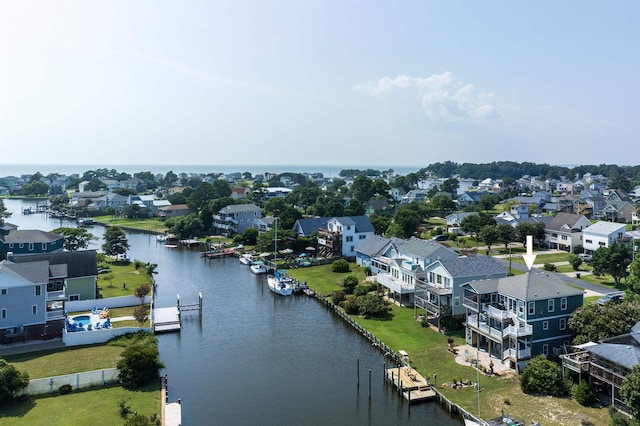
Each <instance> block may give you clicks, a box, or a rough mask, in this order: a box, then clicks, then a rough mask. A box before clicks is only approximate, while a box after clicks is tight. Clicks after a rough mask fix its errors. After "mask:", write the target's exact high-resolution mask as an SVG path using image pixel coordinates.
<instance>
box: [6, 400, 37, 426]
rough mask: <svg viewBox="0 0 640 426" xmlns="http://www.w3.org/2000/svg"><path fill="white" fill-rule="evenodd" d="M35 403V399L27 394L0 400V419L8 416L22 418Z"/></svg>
mask: <svg viewBox="0 0 640 426" xmlns="http://www.w3.org/2000/svg"><path fill="white" fill-rule="evenodd" d="M35 405H36V403H35V400H34V399H33V398H32V397H29V396H22V397H19V398H16V399H11V400H5V401H0V419H3V418H9V417H15V418H22V417H24V416H25V415H26V414H27V413H28V412H29V411H30V410H31V409H32V408H33V407H35ZM0 423H2V422H0Z"/></svg>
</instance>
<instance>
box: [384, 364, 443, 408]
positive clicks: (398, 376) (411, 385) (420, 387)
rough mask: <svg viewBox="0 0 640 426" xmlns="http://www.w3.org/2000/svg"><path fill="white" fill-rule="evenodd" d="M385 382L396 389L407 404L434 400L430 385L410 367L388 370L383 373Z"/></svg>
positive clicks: (433, 392)
mask: <svg viewBox="0 0 640 426" xmlns="http://www.w3.org/2000/svg"><path fill="white" fill-rule="evenodd" d="M385 373H386V377H387V380H388V381H389V382H391V383H393V385H394V386H395V387H396V389H398V391H399V392H400V393H401V394H402V396H403V398H404V399H406V400H407V401H409V403H417V402H423V401H430V400H433V399H436V392H435V391H434V390H433V388H432V387H431V384H430V383H429V382H428V381H427V380H426V379H425V378H424V377H422V376H421V375H420V373H418V372H417V371H416V370H415V369H413V368H412V367H410V366H403V367H397V368H389V369H387V370H386V371H385Z"/></svg>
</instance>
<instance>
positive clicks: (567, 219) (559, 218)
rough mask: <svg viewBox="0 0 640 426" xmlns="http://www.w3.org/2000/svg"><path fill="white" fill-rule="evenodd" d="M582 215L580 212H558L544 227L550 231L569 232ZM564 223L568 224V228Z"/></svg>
mask: <svg viewBox="0 0 640 426" xmlns="http://www.w3.org/2000/svg"><path fill="white" fill-rule="evenodd" d="M582 217H583V216H582V215H581V214H575V213H558V214H557V215H555V216H554V218H553V219H551V222H549V223H548V224H547V227H546V228H547V229H548V230H550V231H563V232H569V230H573V227H574V226H575V225H576V223H578V221H579V220H580V219H581V218H582ZM565 225H566V226H568V229H567V227H565Z"/></svg>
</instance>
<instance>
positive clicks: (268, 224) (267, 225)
mask: <svg viewBox="0 0 640 426" xmlns="http://www.w3.org/2000/svg"><path fill="white" fill-rule="evenodd" d="M275 222H276V218H275V217H272V216H269V217H261V218H258V219H256V220H254V221H253V227H254V228H256V229H257V230H258V233H260V234H262V233H263V232H267V231H268V230H270V229H273V227H274V226H275Z"/></svg>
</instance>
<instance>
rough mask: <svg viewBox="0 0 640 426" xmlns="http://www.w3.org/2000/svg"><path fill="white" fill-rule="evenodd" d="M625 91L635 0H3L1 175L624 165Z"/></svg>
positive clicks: (631, 139) (636, 67)
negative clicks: (73, 170) (6, 169)
mask: <svg viewBox="0 0 640 426" xmlns="http://www.w3.org/2000/svg"><path fill="white" fill-rule="evenodd" d="M639 77H640V2H638V1H637V0H612V1H592V0H576V1H573V0H567V1H557V0H553V1H545V0H542V1H527V0H521V1H494V0H486V1H473V0H468V1H455V0H446V1H445V0H442V1H429V0H423V1H337V0H335V1H329V0H326V1H313V0H310V1H276V0H271V1H270V0H265V1H245V0H234V1H214V0H210V1H204V0H201V1H191V0H181V1H177V0H172V1H142V0H137V1H136V0H125V1H118V0H115V1H102V0H100V1H94V0H82V1H62V0H54V1H52V0H46V1H30V0H25V1H10V0H5V1H2V2H0V168H1V167H2V165H3V164H4V165H10V164H101V163H105V164H123V165H124V164H184V165H189V164H212V165H225V164H233V165H245V164H246V165H269V164H291V165H315V164H322V165H326V164H335V165H343V164H348V165H354V166H418V167H424V166H426V165H428V164H431V163H435V162H444V161H448V160H450V161H454V162H457V163H465V162H472V163H484V162H492V161H517V162H524V161H527V162H536V163H548V164H558V165H574V164H603V163H606V164H620V165H637V164H640V151H639V150H638V149H637V146H638V144H639V142H640V126H639V125H638V120H639V119H640V79H639ZM633 147H636V148H633ZM0 174H1V172H0Z"/></svg>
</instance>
